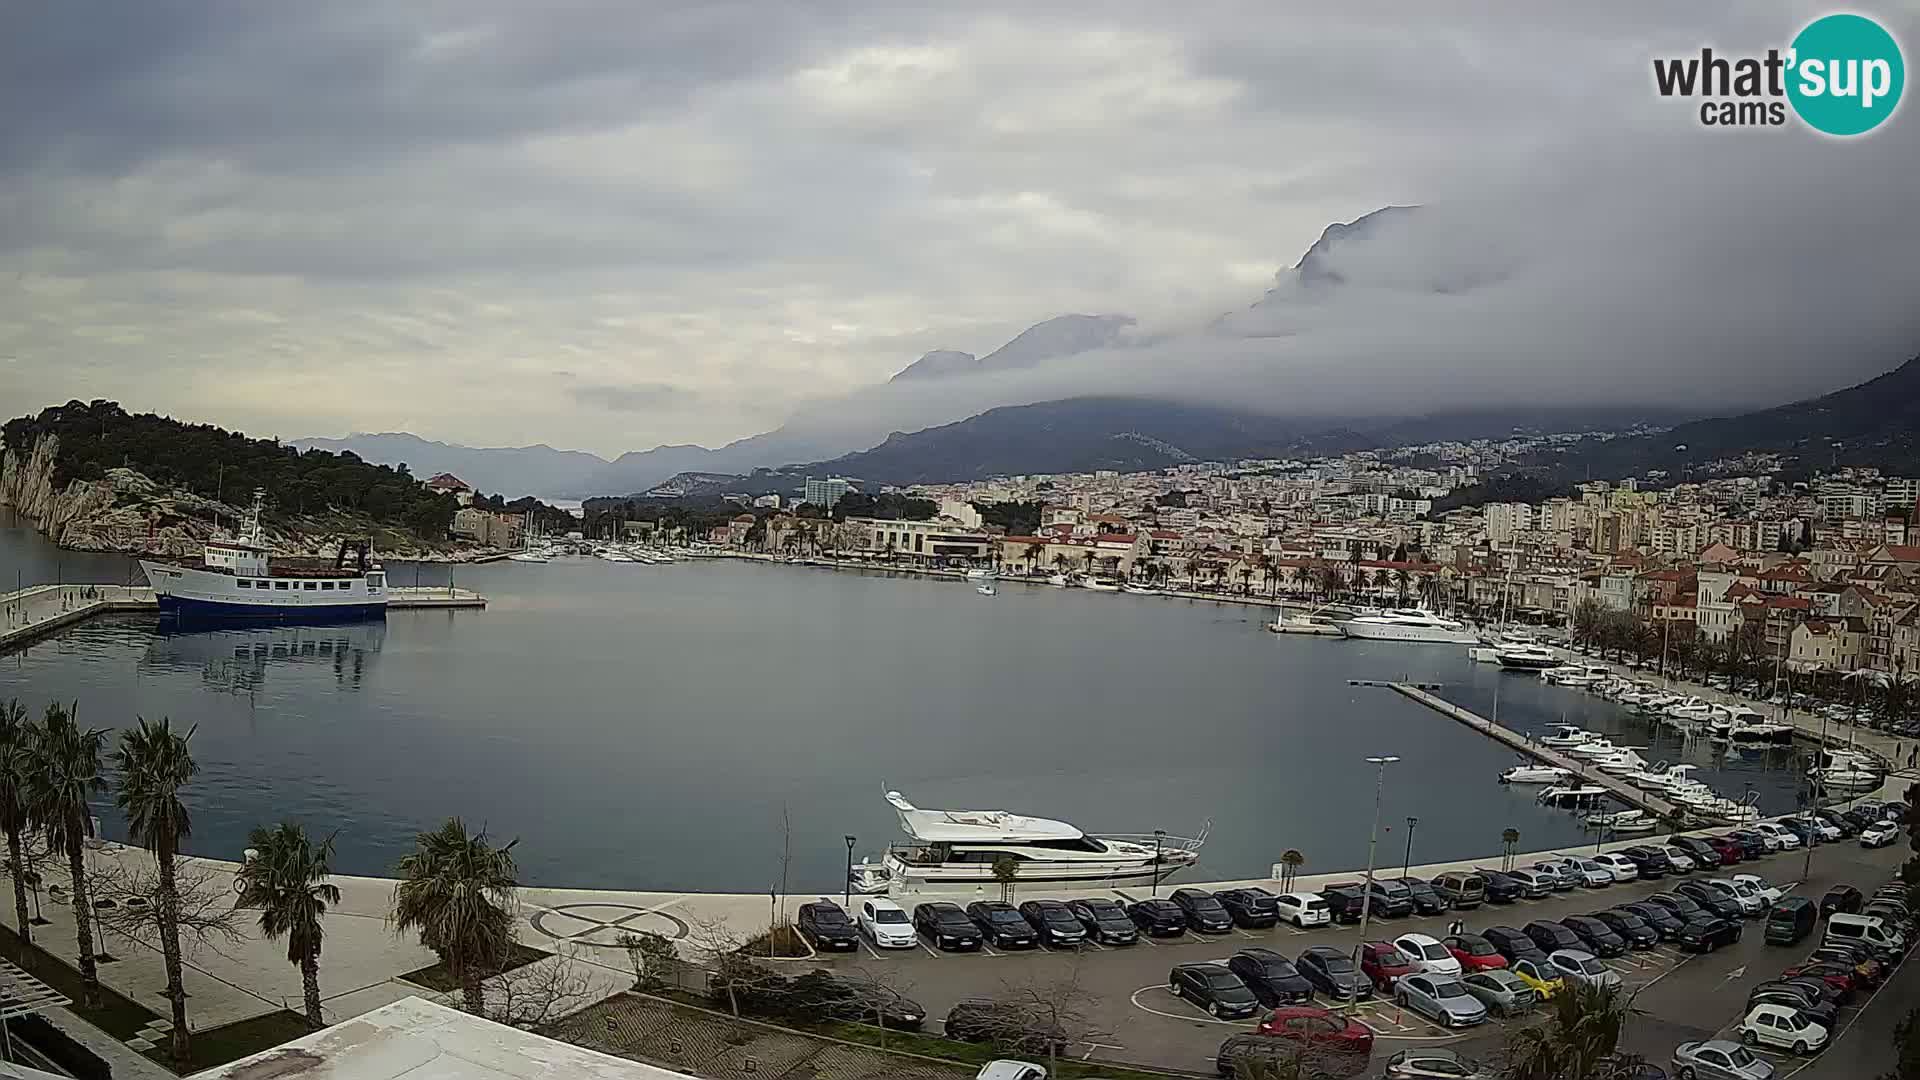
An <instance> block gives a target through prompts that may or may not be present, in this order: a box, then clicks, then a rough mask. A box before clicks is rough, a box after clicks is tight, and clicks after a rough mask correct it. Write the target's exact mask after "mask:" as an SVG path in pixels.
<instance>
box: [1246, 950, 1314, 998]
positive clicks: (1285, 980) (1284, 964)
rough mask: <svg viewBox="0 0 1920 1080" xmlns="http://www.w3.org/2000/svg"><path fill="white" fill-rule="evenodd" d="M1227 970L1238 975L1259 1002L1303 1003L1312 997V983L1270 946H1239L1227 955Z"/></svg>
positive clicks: (1291, 962)
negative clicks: (1244, 947) (1246, 947)
mask: <svg viewBox="0 0 1920 1080" xmlns="http://www.w3.org/2000/svg"><path fill="white" fill-rule="evenodd" d="M1227 970H1228V971H1231V972H1233V973H1234V974H1235V975H1238V976H1239V977H1240V981H1241V982H1243V983H1246V984H1247V989H1248V990H1251V991H1253V996H1254V997H1255V998H1258V999H1259V1001H1260V1004H1262V1005H1265V1006H1268V1007H1274V1006H1279V1005H1304V1004H1306V1003H1307V1002H1309V1001H1312V1000H1313V983H1311V982H1309V981H1308V980H1307V977H1306V976H1305V975H1302V974H1300V969H1299V968H1296V967H1294V966H1293V961H1291V960H1289V959H1287V958H1286V957H1284V956H1281V955H1280V954H1279V953H1277V952H1274V951H1273V950H1272V949H1257V948H1256V949H1241V950H1240V951H1239V952H1237V953H1234V954H1233V955H1232V956H1231V957H1229V958H1228V959H1227Z"/></svg>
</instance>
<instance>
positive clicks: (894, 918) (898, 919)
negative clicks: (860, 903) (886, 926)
mask: <svg viewBox="0 0 1920 1080" xmlns="http://www.w3.org/2000/svg"><path fill="white" fill-rule="evenodd" d="M873 921H874V922H882V923H903V922H906V921H907V913H906V912H904V911H901V910H900V909H899V908H881V909H879V910H878V911H875V912H874V913H873Z"/></svg>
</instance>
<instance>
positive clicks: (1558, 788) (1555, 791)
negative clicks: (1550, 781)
mask: <svg viewBox="0 0 1920 1080" xmlns="http://www.w3.org/2000/svg"><path fill="white" fill-rule="evenodd" d="M1612 794H1613V793H1612V792H1610V791H1608V790H1607V789H1606V788H1603V787H1592V786H1589V785H1579V786H1571V787H1569V786H1562V785H1557V784H1556V785H1555V786H1553V787H1550V788H1548V789H1547V790H1545V791H1543V792H1541V793H1540V794H1539V795H1538V796H1536V797H1535V798H1536V801H1538V802H1540V803H1542V804H1544V805H1546V806H1550V807H1552V808H1554V809H1556V810H1579V809H1585V808H1586V807H1589V806H1592V805H1594V804H1595V803H1598V802H1600V801H1601V800H1602V799H1606V798H1609V797H1611V796H1612Z"/></svg>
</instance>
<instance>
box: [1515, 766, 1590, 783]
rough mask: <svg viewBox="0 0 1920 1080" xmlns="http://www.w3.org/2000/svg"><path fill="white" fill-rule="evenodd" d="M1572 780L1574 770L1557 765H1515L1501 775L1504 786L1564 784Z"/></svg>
mask: <svg viewBox="0 0 1920 1080" xmlns="http://www.w3.org/2000/svg"><path fill="white" fill-rule="evenodd" d="M1571 779H1573V770H1572V769H1562V768H1560V767H1559V766H1557V765H1525V764H1522V765H1515V766H1514V767H1513V768H1511V769H1508V770H1507V771H1506V772H1503V773H1501V774H1500V782H1501V783H1503V784H1564V783H1566V782H1567V781H1568V780H1571Z"/></svg>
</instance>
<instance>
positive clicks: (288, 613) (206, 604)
mask: <svg viewBox="0 0 1920 1080" xmlns="http://www.w3.org/2000/svg"><path fill="white" fill-rule="evenodd" d="M154 599H155V600H156V601H157V602H158V603H159V605H160V610H161V612H162V613H164V614H170V615H173V616H175V617H177V618H182V619H194V620H205V621H208V622H216V621H222V620H232V621H235V622H304V623H317V622H360V621H361V620H364V619H384V618H386V617H387V605H385V604H327V605H325V606H321V605H318V604H316V605H314V606H312V607H274V606H272V605H260V604H237V603H226V602H221V601H213V600H193V599H188V598H186V597H180V596H156V597H155V598H154Z"/></svg>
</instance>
